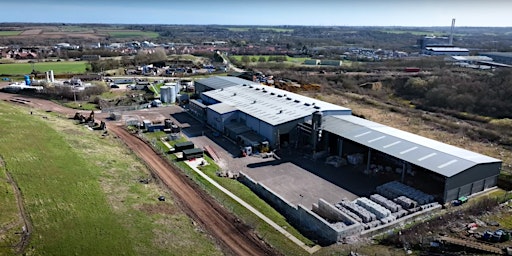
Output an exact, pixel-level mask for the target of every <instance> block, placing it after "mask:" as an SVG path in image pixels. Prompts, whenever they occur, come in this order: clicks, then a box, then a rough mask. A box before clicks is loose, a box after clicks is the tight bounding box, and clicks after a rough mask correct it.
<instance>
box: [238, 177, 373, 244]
mask: <svg viewBox="0 0 512 256" xmlns="http://www.w3.org/2000/svg"><path fill="white" fill-rule="evenodd" d="M238 180H239V181H240V182H242V183H243V184H244V185H245V186H247V187H249V188H250V189H251V190H252V191H253V192H254V193H256V194H257V195H258V196H259V197H261V198H262V199H263V200H265V201H266V202H267V203H268V204H270V205H271V206H272V207H273V208H274V209H276V210H277V211H278V212H280V213H281V214H282V215H284V216H285V218H286V219H287V221H288V222H289V223H290V224H292V225H293V226H294V227H295V228H297V230H299V231H300V232H301V233H302V234H304V235H305V236H307V237H309V238H310V239H312V240H315V241H316V242H317V243H319V244H322V245H328V244H333V243H336V242H337V241H338V240H339V239H341V238H343V237H345V236H347V235H352V234H359V233H360V232H361V231H362V230H363V229H362V226H361V225H360V224H358V223H356V224H353V225H349V226H346V225H341V226H340V225H336V223H335V224H331V223H329V222H328V221H326V220H325V219H324V218H323V217H321V216H319V215H318V214H316V213H315V212H313V211H311V210H309V209H307V208H306V207H304V206H302V205H300V204H299V205H297V206H295V205H293V204H291V203H289V202H288V201H286V200H285V199H284V198H282V197H281V196H279V195H278V194H276V193H274V192H273V191H272V190H271V189H269V188H267V187H266V186H265V185H263V184H261V183H258V182H256V181H254V180H253V179H251V178H250V177H248V176H247V175H246V174H245V173H243V172H240V176H239V178H238ZM319 205H320V206H318V205H316V206H314V207H316V208H317V209H320V208H321V209H322V210H321V212H325V213H326V214H330V216H333V217H334V216H336V217H335V218H338V219H340V220H343V219H346V220H348V221H347V222H349V223H355V221H354V220H353V219H351V218H350V217H348V216H346V215H345V214H343V213H342V212H340V211H339V210H337V209H336V208H335V207H334V206H332V205H330V204H329V203H327V202H326V201H324V200H322V199H320V201H319Z"/></svg>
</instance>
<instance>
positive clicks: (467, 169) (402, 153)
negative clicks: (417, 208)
mask: <svg viewBox="0 0 512 256" xmlns="http://www.w3.org/2000/svg"><path fill="white" fill-rule="evenodd" d="M319 127H320V130H322V131H323V132H322V134H323V139H322V140H321V142H320V143H319V144H320V145H318V148H320V149H321V150H327V151H328V154H329V155H337V156H340V157H347V156H354V155H360V156H361V160H362V161H361V162H360V164H361V165H362V166H364V170H366V171H368V172H373V173H375V172H382V173H384V175H386V177H388V178H389V179H390V180H399V181H401V182H402V183H405V184H411V185H412V186H413V187H416V188H418V189H420V190H421V191H423V192H426V193H428V194H430V195H433V196H434V197H435V198H436V199H437V200H438V201H442V202H449V201H451V200H453V199H457V198H459V197H461V196H469V195H471V194H474V193H478V192H481V191H483V190H485V189H488V188H491V187H494V186H496V184H497V180H498V175H499V173H500V169H501V164H502V162H501V160H498V159H495V158H492V157H488V156H485V155H481V154H478V153H475V152H472V151H468V150H465V149H462V148H458V147H455V146H451V145H448V144H445V143H442V142H439V141H435V140H432V139H428V138H425V137H422V136H418V135H415V134H412V133H409V132H405V131H402V130H399V129H395V128H392V127H389V126H385V125H382V124H378V123H375V122H372V121H369V120H366V119H362V118H359V117H356V116H352V115H343V116H326V117H323V118H322V121H321V124H320V125H319Z"/></svg>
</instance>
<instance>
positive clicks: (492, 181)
mask: <svg viewBox="0 0 512 256" xmlns="http://www.w3.org/2000/svg"><path fill="white" fill-rule="evenodd" d="M496 179H497V177H496V176H494V177H489V178H487V179H485V188H486V189H488V188H492V187H494V186H496Z"/></svg>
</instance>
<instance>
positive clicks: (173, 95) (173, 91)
mask: <svg viewBox="0 0 512 256" xmlns="http://www.w3.org/2000/svg"><path fill="white" fill-rule="evenodd" d="M169 87H170V90H169V92H170V93H169V103H175V102H176V86H174V85H173V86H169Z"/></svg>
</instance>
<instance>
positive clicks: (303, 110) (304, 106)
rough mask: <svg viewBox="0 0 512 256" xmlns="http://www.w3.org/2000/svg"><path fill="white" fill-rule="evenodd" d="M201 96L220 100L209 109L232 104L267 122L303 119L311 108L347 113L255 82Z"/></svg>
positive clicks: (344, 109) (346, 109)
mask: <svg viewBox="0 0 512 256" xmlns="http://www.w3.org/2000/svg"><path fill="white" fill-rule="evenodd" d="M203 95H205V96H208V97H210V98H213V99H215V100H216V101H219V102H222V103H218V104H214V105H210V106H209V107H210V108H217V106H216V105H219V104H222V105H220V106H219V107H222V108H224V107H223V106H225V105H227V106H232V107H235V108H236V109H238V110H240V111H241V112H243V113H245V114H247V115H250V116H253V117H255V118H257V119H260V120H262V121H264V122H266V123H268V124H270V125H279V124H283V123H286V122H290V121H293V120H297V119H299V118H304V117H307V116H310V115H311V114H313V112H315V111H322V112H324V113H325V112H326V111H327V112H331V113H332V112H334V113H332V114H338V115H344V114H347V115H350V114H351V110H350V109H348V108H345V107H341V106H338V105H334V104H331V103H328V102H324V101H320V100H316V99H313V98H309V97H306V96H302V95H299V94H296V93H292V92H288V91H285V90H281V89H277V88H274V87H269V86H265V85H261V84H256V83H252V84H239V85H235V86H231V87H226V88H223V89H218V90H213V91H208V92H205V93H203Z"/></svg>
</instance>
